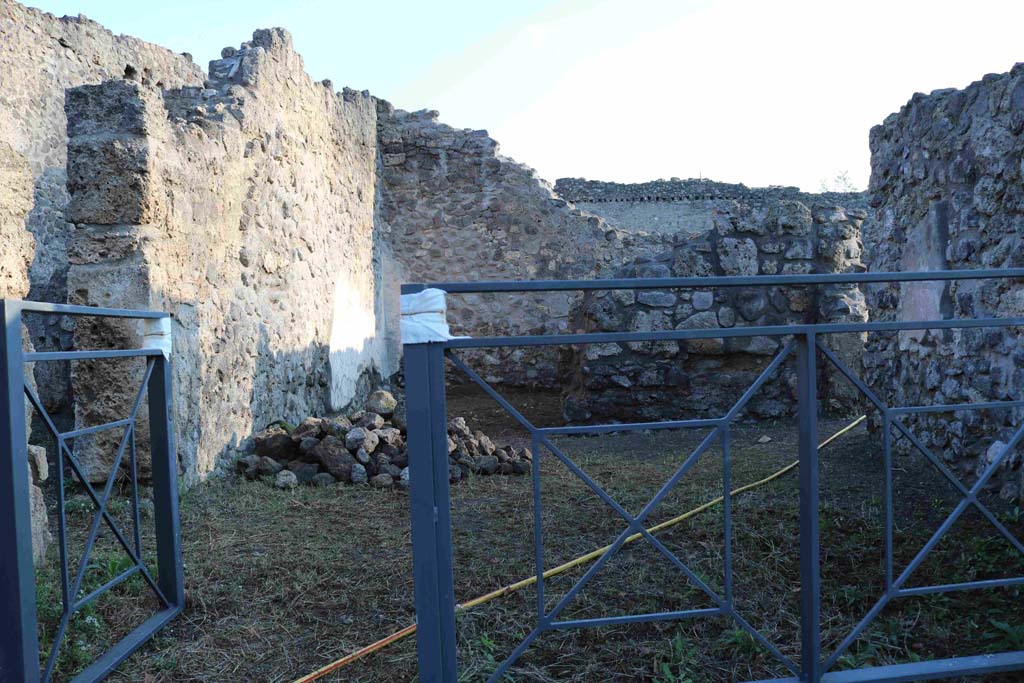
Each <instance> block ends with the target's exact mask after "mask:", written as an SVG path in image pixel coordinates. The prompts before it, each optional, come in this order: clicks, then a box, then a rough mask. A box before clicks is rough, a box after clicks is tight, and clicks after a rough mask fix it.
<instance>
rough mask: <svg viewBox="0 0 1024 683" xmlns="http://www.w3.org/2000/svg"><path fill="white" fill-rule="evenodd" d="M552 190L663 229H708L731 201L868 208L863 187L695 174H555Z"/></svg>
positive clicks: (619, 218)
mask: <svg viewBox="0 0 1024 683" xmlns="http://www.w3.org/2000/svg"><path fill="white" fill-rule="evenodd" d="M555 192H556V193H557V194H558V196H559V197H562V198H563V199H565V200H567V201H569V202H572V203H573V204H575V205H576V208H578V209H581V210H583V211H586V212H588V213H592V214H594V215H597V216H600V217H601V218H604V219H605V220H606V221H608V222H609V223H611V224H612V225H614V226H615V227H617V228H620V229H622V230H630V231H640V232H658V233H665V234H678V233H680V232H683V233H686V234H692V235H696V234H700V233H704V232H707V231H709V230H711V229H713V228H714V222H715V215H716V213H721V212H725V213H728V212H730V211H731V210H732V206H733V204H735V203H736V202H739V203H741V204H744V205H747V206H751V207H762V208H763V207H766V206H768V205H771V204H777V203H779V202H783V201H798V202H801V203H803V204H805V205H807V206H815V205H819V204H820V205H835V206H842V207H845V208H848V209H867V208H868V198H867V193H865V192H824V193H821V194H811V193H808V192H801V191H800V190H799V189H798V188H796V187H782V186H774V187H747V186H746V185H743V184H741V183H719V182H715V181H713V180H696V179H690V180H679V179H672V180H653V181H650V182H646V183H612V182H604V181H599V180H585V179H583V178H560V179H559V180H558V181H556V182H555Z"/></svg>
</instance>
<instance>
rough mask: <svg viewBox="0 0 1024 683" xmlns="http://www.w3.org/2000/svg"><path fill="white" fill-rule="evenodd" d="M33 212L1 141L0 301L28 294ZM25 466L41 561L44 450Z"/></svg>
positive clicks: (12, 156)
mask: <svg viewBox="0 0 1024 683" xmlns="http://www.w3.org/2000/svg"><path fill="white" fill-rule="evenodd" d="M31 209H32V171H31V169H30V168H29V165H28V162H27V161H26V160H25V158H24V157H23V156H22V155H21V154H19V153H18V152H16V151H15V150H14V148H12V147H11V146H10V145H8V144H7V143H5V142H3V141H0V298H12V299H21V298H24V297H25V294H26V293H27V292H28V289H29V284H28V268H29V264H30V263H31V261H32V252H33V249H34V247H35V244H34V240H33V239H32V234H31V233H29V232H28V231H27V230H26V229H25V220H26V218H27V217H28V214H29V211H31ZM22 340H23V345H24V350H26V351H31V350H32V345H31V341H30V340H29V337H28V332H27V330H24V329H23V330H22ZM25 379H26V381H27V382H28V384H29V386H30V387H31V388H32V389H33V390H37V388H36V386H35V382H34V381H33V377H32V368H31V367H26V369H25ZM31 411H32V407H31V405H30V404H29V402H28V401H27V400H26V401H25V433H26V435H27V436H28V438H30V439H31V434H32V412H31ZM28 455H29V459H28V462H26V463H25V465H26V467H27V468H28V472H29V500H30V504H31V515H32V556H33V559H34V560H35V562H37V563H38V562H40V561H42V559H43V557H44V555H45V554H46V548H47V546H48V545H49V544H50V542H51V541H52V536H51V534H50V529H49V524H48V522H47V517H46V503H45V501H44V500H43V492H42V489H40V487H39V485H40V484H41V483H42V482H43V481H45V480H46V478H47V472H48V468H47V461H46V450H45V449H43V448H41V447H39V446H29V450H28Z"/></svg>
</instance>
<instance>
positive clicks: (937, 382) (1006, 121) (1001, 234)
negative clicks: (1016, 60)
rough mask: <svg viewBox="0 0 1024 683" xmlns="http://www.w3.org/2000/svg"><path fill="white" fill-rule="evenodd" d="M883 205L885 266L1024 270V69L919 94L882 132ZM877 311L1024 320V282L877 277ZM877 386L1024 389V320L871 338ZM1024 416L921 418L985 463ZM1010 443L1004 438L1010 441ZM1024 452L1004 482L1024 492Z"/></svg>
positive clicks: (879, 240)
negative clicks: (887, 280) (1023, 326)
mask: <svg viewBox="0 0 1024 683" xmlns="http://www.w3.org/2000/svg"><path fill="white" fill-rule="evenodd" d="M869 191H870V193H871V198H872V206H873V207H874V211H875V213H876V220H875V221H874V222H873V224H872V226H871V229H870V231H867V232H866V234H865V242H866V244H867V245H868V252H867V262H868V265H869V267H870V269H871V270H875V271H900V270H945V269H952V270H959V269H966V268H1020V267H1022V266H1024V244H1022V241H1021V240H1022V235H1024V64H1018V65H1016V66H1015V67H1014V68H1013V70H1012V71H1010V72H1009V73H1007V74H1001V75H995V74H993V75H989V76H986V77H985V78H984V79H982V80H981V81H978V82H976V83H973V84H971V85H970V86H969V87H967V88H965V89H963V90H940V91H936V92H933V93H931V94H930V95H927V96H926V95H923V94H917V95H914V97H913V98H912V99H911V100H910V101H909V102H908V103H907V104H906V105H905V106H904V107H903V108H902V109H900V111H899V112H897V113H895V114H892V115H891V116H889V117H888V118H887V119H886V120H885V121H884V123H882V124H881V125H880V126H876V127H875V128H873V129H872V131H871V184H870V188H869ZM867 294H868V301H869V304H870V306H871V309H872V316H873V317H874V318H876V319H882V320H894V319H895V320H910V319H921V318H926V317H935V316H942V317H989V316H1000V317H1005V316H1020V315H1024V287H1022V286H1021V283H1020V282H1015V281H1002V282H999V281H977V282H968V281H964V282H960V283H949V284H942V283H922V284H917V285H904V286H898V285H895V286H881V285H879V286H873V287H871V288H869V289H868V290H867ZM865 367H866V372H867V377H868V381H869V383H870V385H871V386H872V387H873V388H874V389H875V390H876V391H878V392H879V393H880V394H881V396H882V397H883V399H884V400H886V401H887V402H889V403H890V404H900V405H927V404H933V403H961V402H973V401H989V400H1004V399H1014V400H1018V399H1020V398H1021V393H1020V390H1021V387H1022V386H1024V336H1022V335H1021V334H1020V331H1019V330H1016V329H1002V330H997V329H975V330H956V331H927V332H905V333H900V334H877V335H871V337H870V338H869V340H868V345H867V349H866V352H865ZM1022 417H1024V411H1021V410H1020V409H1017V410H1005V411H989V412H981V413H979V412H976V411H972V412H959V413H952V414H942V415H934V416H929V417H927V418H921V419H918V420H915V422H914V430H915V432H916V434H917V435H918V436H919V437H920V438H921V439H922V441H924V443H925V444H926V445H928V446H929V447H932V448H934V449H935V451H936V452H941V453H942V454H943V455H944V457H946V458H947V459H949V460H951V461H954V462H955V463H957V464H958V466H959V467H960V469H963V470H971V469H974V470H975V471H980V468H983V467H984V466H985V465H986V464H987V463H988V462H989V461H988V457H989V456H994V455H996V454H997V451H998V447H999V443H1002V442H1005V441H1006V439H1007V438H1008V435H1009V434H1010V432H1011V430H1012V429H1013V428H1014V427H1016V426H1017V425H1019V424H1020V422H1021V419H1022ZM997 442H999V443H997ZM1019 450H1020V449H1018V452H1017V453H1016V454H1014V456H1013V457H1012V458H1011V459H1010V461H1009V463H1008V465H1007V467H1005V469H1004V470H1003V471H1002V472H1000V473H999V476H998V477H997V478H996V481H998V482H1000V483H1001V484H1002V486H1003V491H1002V493H1003V494H1004V495H1006V496H1015V495H1019V494H1020V492H1021V490H1022V483H1024V482H1022V470H1021V468H1020V462H1021V460H1020V457H1019Z"/></svg>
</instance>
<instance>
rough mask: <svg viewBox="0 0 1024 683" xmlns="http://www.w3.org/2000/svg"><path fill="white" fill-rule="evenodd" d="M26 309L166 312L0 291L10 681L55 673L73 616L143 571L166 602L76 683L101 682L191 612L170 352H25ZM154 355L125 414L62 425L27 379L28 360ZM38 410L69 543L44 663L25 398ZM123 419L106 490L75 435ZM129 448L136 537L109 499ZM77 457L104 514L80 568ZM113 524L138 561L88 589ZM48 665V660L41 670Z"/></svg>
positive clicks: (44, 678)
mask: <svg viewBox="0 0 1024 683" xmlns="http://www.w3.org/2000/svg"><path fill="white" fill-rule="evenodd" d="M22 313H32V314H39V315H69V316H93V317H111V318H127V319H137V320H154V319H159V318H166V317H167V314H166V313H160V312H155V311H131V310H122V309H109V308H92V307H86V306H68V305H58V304H45V303H36V302H28V301H16V300H11V299H0V314H2V317H3V321H4V334H3V336H2V337H0V415H2V418H0V445H2V447H3V453H2V458H0V460H2V462H0V604H2V605H3V609H4V613H3V619H0V681H4V682H5V683H8V682H10V683H22V682H23V683H40V681H41V682H42V683H48V681H49V680H50V678H51V676H52V673H53V670H54V666H55V664H56V662H57V656H58V653H59V651H60V647H61V644H62V640H63V638H64V634H65V632H66V630H67V627H68V623H69V621H70V620H71V618H72V616H73V615H74V614H75V613H76V612H78V611H79V610H80V609H82V608H83V607H84V606H86V605H87V604H89V603H91V602H92V601H94V600H96V599H97V598H98V597H100V596H101V595H103V594H104V593H106V592H107V591H109V590H110V589H112V588H113V587H114V586H117V585H118V584H120V583H122V582H124V581H126V580H127V579H129V578H131V577H133V576H136V575H140V576H142V577H143V579H144V580H145V582H146V584H148V586H149V588H150V589H151V590H152V591H153V593H154V595H155V596H156V597H157V599H158V601H159V603H160V606H161V607H160V609H159V611H157V612H156V613H154V614H153V615H152V616H150V617H149V618H148V619H146V620H145V621H143V622H142V623H141V624H139V625H138V626H137V627H136V628H135V629H134V630H133V631H132V632H131V633H129V634H128V635H127V636H125V637H124V638H123V639H122V640H121V641H120V642H119V643H117V644H116V645H114V646H113V647H112V648H111V649H110V650H108V651H107V652H106V653H105V654H103V655H102V656H101V657H99V658H98V659H97V660H96V661H95V662H93V663H92V664H90V665H89V666H88V667H87V668H86V669H85V670H84V671H82V672H81V673H80V674H78V675H77V676H76V677H75V678H74V681H73V683H95V682H96V681H100V680H102V679H104V678H105V677H106V676H107V675H108V674H109V673H110V672H111V671H112V670H113V669H114V667H116V666H117V665H118V664H119V663H121V662H122V661H124V659H125V658H127V657H128V656H129V655H130V654H131V653H132V652H134V651H135V650H136V649H137V648H138V647H139V646H140V645H142V644H143V643H145V642H146V641H147V640H148V639H149V638H151V637H152V636H153V634H155V633H156V632H157V631H158V630H159V629H160V628H162V627H163V626H164V625H166V624H167V622H169V621H170V620H171V619H173V618H174V617H175V616H177V615H178V613H180V612H181V610H182V608H183V606H184V602H185V600H184V585H183V581H182V565H181V543H180V531H179V524H178V488H177V460H176V456H175V450H174V428H173V421H172V408H173V402H172V395H171V369H170V361H169V360H168V359H167V358H165V357H164V355H163V353H162V352H161V351H160V350H159V349H152V348H142V349H118V350H92V351H59V352H39V353H23V352H22ZM137 357H142V358H145V359H146V371H145V375H144V378H143V381H142V383H141V386H138V387H125V390H126V391H133V392H134V396H135V398H134V401H133V402H132V404H131V410H130V413H129V414H128V415H127V416H126V417H125V418H124V419H121V420H116V421H113V422H109V423H106V424H102V425H95V426H90V427H86V428H82V429H77V430H73V431H69V432H61V431H59V429H58V428H57V427H56V425H55V424H54V422H53V420H52V419H51V418H50V416H49V415H48V414H47V412H46V410H45V409H44V407H43V405H42V403H41V402H40V400H39V397H38V396H37V395H36V394H35V392H33V391H32V389H31V388H30V387H29V386H28V385H27V384H26V383H25V381H24V364H25V363H39V362H54V361H81V360H89V359H101V358H108V359H115V358H137ZM26 397H27V398H28V400H29V402H30V404H31V406H32V407H33V409H34V410H35V411H37V412H38V413H39V415H40V417H41V418H42V420H43V423H44V424H45V425H46V428H47V430H48V431H49V432H50V434H51V435H52V437H53V439H54V441H55V442H56V445H57V462H56V468H55V469H56V476H57V513H58V517H57V525H58V530H57V531H58V533H57V542H58V544H59V547H60V562H61V567H60V568H61V594H62V600H63V610H62V615H61V620H60V624H59V626H58V630H57V634H56V638H55V639H54V644H53V647H52V649H51V650H50V652H49V653H46V656H45V658H44V661H45V664H44V665H43V666H42V667H40V652H39V639H38V635H37V615H36V591H35V573H34V568H33V566H32V534H31V523H30V513H29V482H28V473H27V466H26V463H27V453H26V448H27V444H26V434H25V398H26ZM146 398H148V404H149V430H150V450H151V454H152V484H153V516H154V525H155V532H156V556H157V567H158V571H157V575H156V576H155V577H154V576H152V575H151V573H150V571H149V569H147V567H146V565H145V562H144V558H143V547H142V537H141V532H140V525H141V522H140V516H139V498H138V477H137V471H136V444H135V421H136V418H137V417H138V413H139V409H140V407H141V406H142V403H143V400H144V399H146ZM116 428H123V429H124V434H123V436H122V438H121V440H120V443H119V446H118V451H117V454H116V456H115V459H114V464H113V467H112V470H111V472H110V474H109V476H108V478H107V481H106V484H105V485H104V487H103V488H102V489H101V490H97V489H96V488H94V487H93V486H92V485H91V484H90V483H89V481H88V479H87V478H86V477H85V476H84V474H83V471H82V468H81V466H80V465H79V463H78V462H77V461H76V459H75V456H74V454H73V452H72V449H71V448H70V447H69V446H68V441H69V440H70V439H73V438H75V437H79V436H83V435H86V434H91V433H96V432H100V431H104V430H109V429H116ZM126 453H127V461H128V462H127V464H128V471H129V473H130V477H131V482H130V484H131V489H132V517H133V522H134V524H133V526H134V528H133V530H132V532H133V533H132V534H131V538H130V539H129V537H128V535H126V534H125V533H124V531H122V530H121V529H120V528H119V526H118V524H117V522H116V521H115V519H114V517H113V516H112V515H111V513H110V511H109V509H108V507H107V506H108V504H109V502H110V499H111V493H112V490H113V487H114V483H115V480H116V477H117V475H118V472H119V470H120V466H121V463H122V462H124V461H125V459H126V457H125V456H126ZM65 466H67V467H68V468H69V469H70V470H71V472H73V473H74V476H75V477H76V478H77V479H78V481H79V482H80V483H81V485H82V486H83V487H84V488H85V491H86V494H87V495H88V497H89V499H90V501H91V502H92V505H93V507H94V508H95V516H94V517H93V520H92V523H91V525H90V528H89V533H88V536H87V539H86V542H85V547H84V550H83V552H82V557H81V559H80V560H79V563H78V567H77V569H76V571H75V572H74V573H73V574H72V573H71V569H70V568H69V566H68V553H67V533H66V528H65V500H64V468H65ZM104 523H105V524H106V525H107V527H108V528H109V530H110V531H111V532H112V534H113V535H114V537H115V538H116V540H117V542H118V544H119V545H120V546H121V548H122V549H123V550H124V552H125V554H126V555H127V557H128V558H129V559H130V561H131V567H129V568H128V569H127V570H125V571H123V572H121V573H120V574H119V575H118V576H116V577H114V578H112V579H111V580H109V581H107V582H106V583H104V584H103V585H102V586H99V587H98V588H96V589H95V590H93V591H91V592H90V593H89V594H87V595H84V596H80V592H81V588H82V580H83V578H84V576H85V572H86V569H87V565H88V561H89V555H90V551H91V550H92V547H93V545H94V543H95V542H96V539H97V536H98V534H99V530H100V526H101V525H102V524H104ZM40 669H42V670H40Z"/></svg>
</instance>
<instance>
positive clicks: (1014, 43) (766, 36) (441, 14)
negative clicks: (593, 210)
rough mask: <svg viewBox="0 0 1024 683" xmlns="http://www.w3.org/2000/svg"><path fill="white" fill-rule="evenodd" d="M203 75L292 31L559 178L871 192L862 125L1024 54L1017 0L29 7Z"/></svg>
mask: <svg viewBox="0 0 1024 683" xmlns="http://www.w3.org/2000/svg"><path fill="white" fill-rule="evenodd" d="M28 4H32V5H34V6H37V7H40V8H42V9H45V10H47V11H49V12H53V13H55V14H58V15H61V14H78V13H80V12H81V13H84V14H86V15H87V16H89V17H90V18H92V19H95V20H97V21H99V22H100V23H102V24H104V25H105V26H107V27H108V28H109V29H111V30H112V31H115V32H117V33H127V34H131V35H134V36H137V37H139V38H143V39H145V40H149V41H151V42H154V43H158V44H160V45H164V46H166V47H168V48H171V49H173V50H175V51H179V52H190V53H192V54H193V55H194V57H195V59H196V61H197V62H198V63H199V64H201V65H203V66H204V67H205V66H206V63H207V62H208V61H209V60H210V59H214V58H216V57H218V56H219V53H220V49H221V48H222V47H224V46H226V45H233V46H237V45H238V44H239V43H241V42H242V41H244V40H247V39H248V37H249V36H250V35H251V34H252V31H253V29H255V28H263V27H269V26H283V27H285V28H287V29H289V30H290V31H291V33H292V35H293V36H294V39H295V45H296V48H297V49H298V51H299V52H300V53H301V54H302V55H303V56H304V58H305V60H306V66H307V69H308V71H309V72H310V74H311V75H312V76H313V77H314V78H316V79H318V80H319V79H323V78H330V79H331V80H332V81H333V82H334V85H335V88H337V89H341V87H342V86H348V87H352V88H356V89H366V90H369V91H371V92H372V93H373V94H375V95H377V96H379V97H383V98H385V99H388V100H390V101H391V102H393V103H394V104H395V105H396V106H398V107H400V108H403V109H423V108H429V109H438V110H439V111H440V112H441V119H442V120H443V121H445V122H447V123H450V124H452V125H455V126H459V127H468V128H486V129H488V130H489V131H490V133H491V135H492V136H494V137H495V138H496V139H497V140H498V141H499V142H500V143H501V144H502V153H503V154H506V155H508V156H511V157H513V158H515V159H516V160H517V161H521V162H523V163H526V164H528V165H530V166H533V167H534V168H536V169H537V170H538V172H539V173H540V174H541V175H542V176H543V177H545V178H547V179H549V180H552V181H553V180H554V179H556V178H558V177H563V176H584V177H588V178H595V179H601V180H618V181H625V182H636V181H643V180H651V179H655V178H660V177H664V178H668V177H672V176H679V177H698V176H703V177H710V178H713V179H716V180H723V181H730V182H744V183H747V184H748V185H768V184H782V185H799V186H801V187H802V188H803V189H805V190H811V191H815V190H818V189H819V188H820V186H821V183H822V181H823V180H830V179H832V178H834V177H835V176H836V174H838V173H839V172H842V171H846V172H848V173H849V176H850V178H851V179H852V181H853V182H854V184H855V185H857V186H860V187H863V186H865V185H866V184H867V177H868V173H869V170H870V169H869V165H868V164H869V155H868V147H867V136H868V130H869V129H870V127H871V126H872V125H874V124H876V123H880V122H881V121H882V119H884V118H885V116H886V115H888V114H889V113H890V112H892V111H895V110H896V109H898V108H899V107H900V106H901V105H902V104H903V103H905V102H906V101H907V100H908V99H909V98H910V96H911V95H912V94H913V93H914V92H916V91H925V92H927V91H929V90H932V89H935V88H942V87H962V86H964V85H966V84H968V83H969V82H971V81H972V80H976V79H979V78H981V76H983V75H984V74H985V73H988V72H1002V71H1006V70H1008V69H1009V68H1010V67H1011V66H1012V65H1013V64H1014V62H1016V61H1024V40H1022V39H1021V38H1020V34H1019V32H1020V27H1021V26H1024V2H1021V1H1019V0H974V1H972V2H970V3H967V2H963V1H962V0H848V1H840V0H433V1H430V0H417V1H412V0H401V1H396V0H361V1H359V2H355V1H352V0H340V1H338V0H335V1H331V0H298V1H292V2H288V1H285V0H276V1H274V2H271V1H269V0H213V1H211V0H206V1H205V2H199V1H197V0H168V1H167V2H160V1H159V0H151V1H150V2H129V1H127V0H120V1H119V0H35V1H34V2H33V1H32V0H29V2H28Z"/></svg>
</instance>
